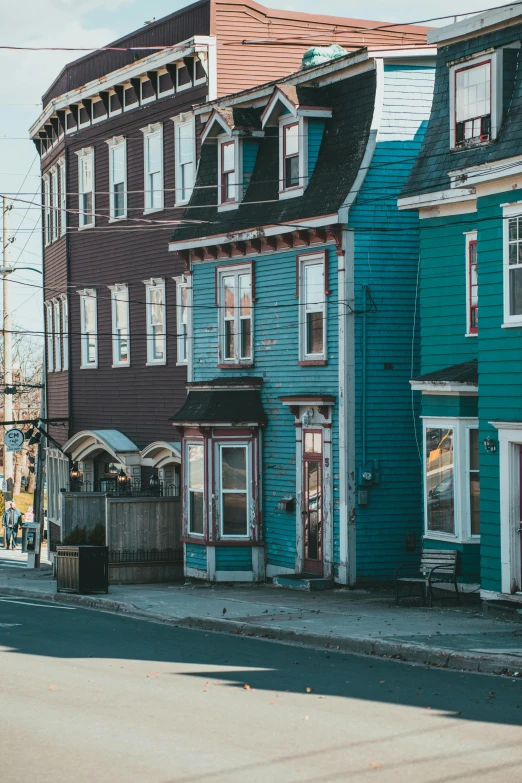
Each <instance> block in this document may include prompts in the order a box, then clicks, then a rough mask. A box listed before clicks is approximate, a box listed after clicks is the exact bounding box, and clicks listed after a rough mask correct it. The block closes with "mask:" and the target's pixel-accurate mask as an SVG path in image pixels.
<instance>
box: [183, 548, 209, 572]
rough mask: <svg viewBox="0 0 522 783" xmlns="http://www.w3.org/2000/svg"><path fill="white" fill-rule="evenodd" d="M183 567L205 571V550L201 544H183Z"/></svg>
mask: <svg viewBox="0 0 522 783" xmlns="http://www.w3.org/2000/svg"><path fill="white" fill-rule="evenodd" d="M185 565H186V567H187V568H197V569H198V570H199V571H206V570H207V548H206V546H203V544H185Z"/></svg>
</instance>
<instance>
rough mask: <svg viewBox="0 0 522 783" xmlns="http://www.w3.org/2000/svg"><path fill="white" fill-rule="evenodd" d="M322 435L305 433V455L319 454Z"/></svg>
mask: <svg viewBox="0 0 522 783" xmlns="http://www.w3.org/2000/svg"><path fill="white" fill-rule="evenodd" d="M322 441H323V438H322V435H321V433H320V432H305V437H304V450H305V452H306V453H307V454H321V452H322Z"/></svg>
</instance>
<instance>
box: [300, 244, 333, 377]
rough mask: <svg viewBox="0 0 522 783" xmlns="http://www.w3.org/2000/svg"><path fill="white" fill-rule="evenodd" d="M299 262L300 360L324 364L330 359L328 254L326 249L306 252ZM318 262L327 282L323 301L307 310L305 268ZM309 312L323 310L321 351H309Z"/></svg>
mask: <svg viewBox="0 0 522 783" xmlns="http://www.w3.org/2000/svg"><path fill="white" fill-rule="evenodd" d="M297 264H298V292H299V308H298V319H299V361H300V362H310V363H314V362H319V363H321V364H324V363H325V362H326V361H327V360H328V319H327V313H328V302H327V294H326V280H327V278H326V274H327V264H328V254H327V252H326V251H319V252H318V253H304V254H302V255H298V256H297ZM318 264H322V266H323V282H324V283H325V285H324V287H323V294H322V296H323V302H322V303H320V302H318V303H317V305H315V303H314V305H313V306H314V307H315V306H316V307H317V309H316V310H307V309H306V288H305V286H306V282H305V281H306V276H305V272H304V270H305V268H306V267H307V266H315V265H318ZM307 312H322V313H323V350H322V352H321V353H307V350H306V347H307V318H306V314H307Z"/></svg>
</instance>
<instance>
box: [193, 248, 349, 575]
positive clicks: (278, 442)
mask: <svg viewBox="0 0 522 783" xmlns="http://www.w3.org/2000/svg"><path fill="white" fill-rule="evenodd" d="M328 257H329V287H330V290H331V292H332V293H331V294H330V295H329V297H328V316H327V318H328V364H327V365H326V366H324V367H299V366H298V360H299V357H298V320H299V314H298V302H297V300H296V298H295V288H296V251H295V250H289V251H288V252H280V253H273V254H269V255H265V256H261V257H256V258H253V259H252V261H253V264H254V267H255V295H256V300H257V301H256V303H255V305H254V367H252V368H251V369H247V370H238V371H234V370H225V371H222V370H218V369H217V347H218V342H217V341H218V313H217V308H215V306H214V302H215V299H214V286H215V271H214V270H215V266H216V264H214V263H208V264H198V265H196V266H195V267H194V272H193V285H194V292H195V293H194V301H196V302H197V303H198V307H197V308H195V309H194V316H193V317H194V333H195V335H196V336H197V339H196V340H195V345H194V380H196V381H202V380H208V379H211V378H217V377H220V376H221V377H230V376H234V375H241V376H245V375H251V376H254V377H262V378H263V388H262V397H263V405H264V409H265V412H266V414H267V416H268V423H267V425H266V426H265V427H264V428H263V463H262V466H263V467H262V470H263V513H262V516H263V528H264V529H263V535H264V538H265V541H266V545H267V563H268V564H270V565H274V566H282V567H285V568H292V569H293V568H294V567H295V557H296V526H297V525H298V524H299V525H300V524H301V519H300V515H299V513H298V512H296V511H293V512H291V513H290V512H286V511H279V510H278V508H277V503H278V501H279V500H280V499H281V498H282V497H284V496H288V495H291V496H295V493H296V465H295V427H294V417H293V415H292V414H291V412H290V411H289V409H288V407H287V406H284V405H282V404H281V402H280V400H279V397H281V396H284V395H288V394H301V393H309V394H310V393H312V394H319V393H322V394H333V395H337V356H338V352H337V343H338V341H337V324H338V317H337V257H336V254H335V251H334V250H333V249H332V248H331V247H330V248H329V249H328ZM245 260H249V259H245ZM222 263H223V262H220V264H219V265H220V266H221V265H222ZM231 263H232V264H233V263H234V262H233V261H232V262H231ZM275 281H277V283H276V282H275ZM333 425H334V426H333V432H334V433H335V432H336V431H337V427H338V423H337V409H336V408H334V420H333ZM335 437H336V441H335V442H336V448H337V444H338V442H337V436H335ZM337 464H338V454H337V452H336V451H334V455H333V474H338V470H336V465H337ZM334 504H335V506H336V508H337V507H338V475H336V478H335V481H334ZM334 523H335V525H336V526H338V523H337V512H336V514H335V519H334Z"/></svg>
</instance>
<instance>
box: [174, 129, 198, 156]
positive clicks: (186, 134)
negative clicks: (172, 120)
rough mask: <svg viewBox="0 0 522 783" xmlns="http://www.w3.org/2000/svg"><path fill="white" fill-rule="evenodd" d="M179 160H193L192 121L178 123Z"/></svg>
mask: <svg viewBox="0 0 522 783" xmlns="http://www.w3.org/2000/svg"><path fill="white" fill-rule="evenodd" d="M177 128H178V161H179V162H180V163H188V162H189V161H192V155H193V150H194V144H193V140H192V123H188V124H187V125H178V126H177Z"/></svg>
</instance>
